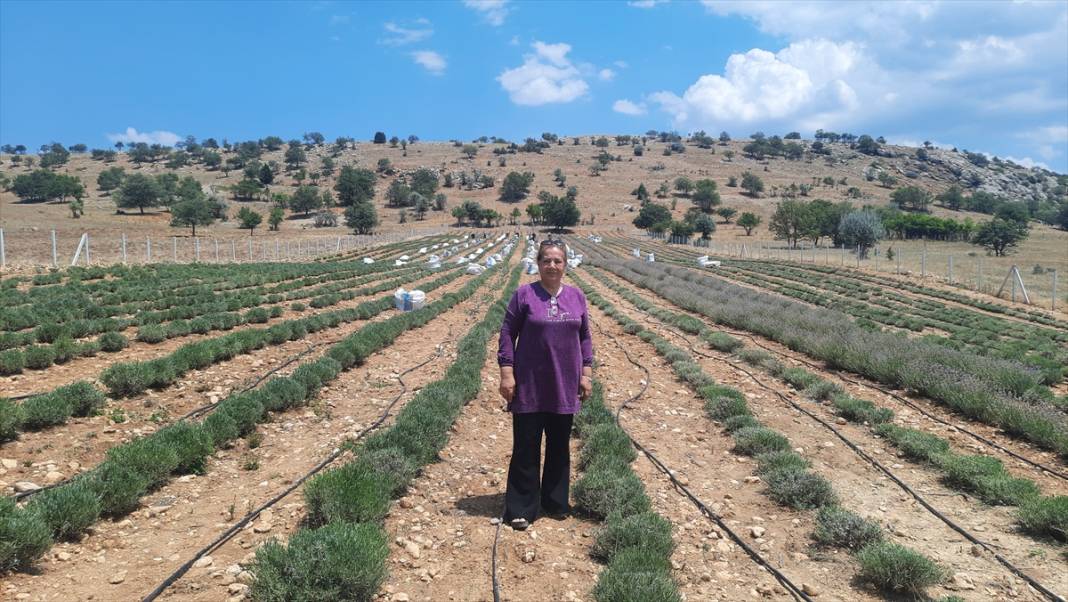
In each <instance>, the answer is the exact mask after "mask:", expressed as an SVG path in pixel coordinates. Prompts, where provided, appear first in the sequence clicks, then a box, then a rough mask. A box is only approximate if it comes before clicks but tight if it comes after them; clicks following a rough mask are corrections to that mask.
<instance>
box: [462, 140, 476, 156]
mask: <svg viewBox="0 0 1068 602" xmlns="http://www.w3.org/2000/svg"><path fill="white" fill-rule="evenodd" d="M461 152H463V154H464V156H466V157H467V158H468V159H474V158H475V155H477V154H478V146H476V145H474V144H465V145H463V148H462V151H461Z"/></svg>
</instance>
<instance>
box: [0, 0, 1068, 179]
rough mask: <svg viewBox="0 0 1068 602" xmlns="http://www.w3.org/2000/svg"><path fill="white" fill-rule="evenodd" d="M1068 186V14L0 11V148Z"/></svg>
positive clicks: (960, 8) (1034, 6) (342, 7)
mask: <svg viewBox="0 0 1068 602" xmlns="http://www.w3.org/2000/svg"><path fill="white" fill-rule="evenodd" d="M821 127H822V128H824V129H828V130H833V131H849V132H853V133H855V134H861V133H870V134H872V135H874V136H878V135H882V136H885V137H886V138H887V139H888V140H890V141H891V142H895V141H896V142H900V143H908V144H918V143H921V142H923V141H925V140H927V141H931V142H933V143H935V144H939V145H945V146H957V147H959V148H967V149H968V150H972V151H979V152H987V153H990V154H994V155H998V156H1000V157H1004V158H1012V159H1014V160H1016V161H1018V162H1022V163H1024V164H1030V163H1036V164H1042V165H1045V166H1048V167H1049V168H1051V169H1054V170H1057V171H1059V172H1062V173H1064V172H1068V2H1063V1H1062V2H1030V1H1020V2H988V3H970V2H882V3H866V2H849V3H844V2H842V3H801V2H797V3H786V2H720V1H709V2H678V1H673V2H661V1H658V0H643V1H634V2H615V3H610V2H582V3H564V2H547V1H542V2H514V1H502V0H461V1H457V2H394V3H380V2H360V3H346V2H273V3H254V2H233V3H208V2H168V3H151V2H114V3H109V2H89V1H81V2H72V3H64V2H16V1H10V0H8V1H4V2H0V142H2V143H6V144H25V145H27V146H28V147H29V148H30V149H36V148H37V147H38V146H40V145H41V144H43V143H46V142H50V141H52V140H56V141H60V142H62V143H64V144H68V145H69V144H74V143H76V142H82V143H85V144H88V145H89V146H90V147H107V146H110V145H111V144H112V143H113V141H114V140H123V141H126V142H129V141H141V140H143V141H148V142H155V141H159V142H164V143H166V142H171V141H173V140H175V139H176V137H183V138H184V137H185V136H186V135H189V134H192V135H194V136H196V137H198V138H204V137H208V136H212V137H215V138H217V139H219V140H220V141H221V139H223V138H229V139H230V140H243V139H251V138H261V137H264V136H267V135H278V136H282V137H283V138H286V139H289V138H292V137H299V136H300V135H301V134H302V133H303V132H306V131H320V132H322V133H323V134H325V135H326V136H327V138H328V139H331V140H332V139H333V138H334V137H336V136H340V135H345V136H353V137H356V138H360V139H369V138H370V137H371V135H372V134H373V132H374V131H376V130H383V131H386V132H387V133H388V134H390V135H394V134H396V135H400V136H406V135H408V134H415V135H417V136H419V137H420V138H422V139H425V140H448V139H453V138H460V139H465V140H466V139H471V138H473V137H477V136H481V135H497V136H502V137H506V138H510V139H517V140H518V139H522V138H523V137H526V136H538V135H539V134H540V133H541V132H545V131H551V132H556V133H560V134H589V133H638V132H644V131H646V130H648V129H657V130H663V129H676V130H678V131H680V132H684V133H685V132H691V131H695V130H698V129H704V130H706V131H709V132H712V133H718V132H720V131H722V130H726V131H728V132H730V133H731V134H732V135H733V136H735V137H742V136H746V135H748V134H750V133H752V132H755V131H758V130H760V131H765V132H767V133H769V134H770V133H785V132H788V131H792V130H797V131H800V132H801V133H802V134H803V135H804V136H805V137H806V138H810V137H811V136H812V133H813V132H814V131H815V129H816V128H821Z"/></svg>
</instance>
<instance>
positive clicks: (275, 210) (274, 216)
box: [267, 207, 286, 232]
mask: <svg viewBox="0 0 1068 602" xmlns="http://www.w3.org/2000/svg"><path fill="white" fill-rule="evenodd" d="M285 218H286V210H285V209H283V208H282V207H271V213H270V214H269V215H268V216H267V225H268V226H270V228H271V230H274V231H276V232H277V231H278V226H280V225H281V224H282V220H284V219H285Z"/></svg>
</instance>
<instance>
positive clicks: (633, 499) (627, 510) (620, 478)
mask: <svg viewBox="0 0 1068 602" xmlns="http://www.w3.org/2000/svg"><path fill="white" fill-rule="evenodd" d="M571 495H572V498H573V499H574V501H575V504H576V505H577V506H578V507H579V508H581V509H582V510H584V511H586V512H589V513H590V514H592V515H594V516H597V517H600V518H605V517H607V516H608V515H609V514H613V513H617V514H618V515H619V516H620V517H627V516H630V515H632V514H639V513H642V512H648V511H649V497H648V496H646V494H645V488H644V487H643V486H642V482H641V480H640V479H639V478H638V477H637V475H635V474H634V473H633V472H624V473H622V474H620V473H618V472H615V471H612V470H604V469H602V470H588V471H586V474H584V475H582V478H580V479H579V480H577V481H575V485H574V487H573V488H572V494H571Z"/></svg>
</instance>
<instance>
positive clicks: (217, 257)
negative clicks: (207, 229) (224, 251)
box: [211, 238, 219, 263]
mask: <svg viewBox="0 0 1068 602" xmlns="http://www.w3.org/2000/svg"><path fill="white" fill-rule="evenodd" d="M211 240H213V241H215V263H219V239H218V238H213V239H211Z"/></svg>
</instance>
